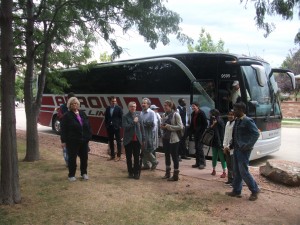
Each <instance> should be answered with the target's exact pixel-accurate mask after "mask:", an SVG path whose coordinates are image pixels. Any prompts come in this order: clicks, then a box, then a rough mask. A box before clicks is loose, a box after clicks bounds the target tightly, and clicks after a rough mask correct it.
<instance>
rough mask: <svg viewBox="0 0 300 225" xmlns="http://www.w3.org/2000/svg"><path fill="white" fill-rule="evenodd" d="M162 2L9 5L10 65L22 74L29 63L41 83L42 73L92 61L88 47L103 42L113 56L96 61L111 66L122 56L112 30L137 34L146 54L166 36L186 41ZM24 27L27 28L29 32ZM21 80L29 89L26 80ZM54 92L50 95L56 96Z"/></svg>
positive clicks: (56, 0)
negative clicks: (12, 48) (12, 46)
mask: <svg viewBox="0 0 300 225" xmlns="http://www.w3.org/2000/svg"><path fill="white" fill-rule="evenodd" d="M163 2H164V0H143V1H141V0H138V1H128V0H126V1H120V0H107V1H103V0H89V1H69V0H47V1H32V2H31V1H28V2H27V1H24V0H18V1H15V5H14V23H13V28H14V39H15V40H14V41H13V43H14V44H15V58H16V65H17V66H18V68H26V65H27V66H28V62H29V61H30V60H33V62H34V68H33V69H32V71H35V73H36V74H39V77H40V80H41V81H43V80H44V79H45V78H44V74H46V73H47V70H49V71H53V70H56V69H59V68H69V67H74V66H77V67H78V66H80V65H81V64H87V62H88V59H89V58H91V56H92V48H93V46H94V45H95V44H96V43H97V42H103V41H104V42H106V43H108V44H109V45H110V47H111V49H112V50H113V52H112V55H110V56H108V55H103V56H100V60H101V61H112V60H114V59H115V58H116V57H118V56H119V55H120V54H121V53H122V52H123V48H122V47H121V46H119V45H118V43H117V39H116V37H117V35H116V31H117V30H118V29H119V30H121V31H123V33H126V32H127V31H128V30H130V29H134V30H136V31H138V33H139V34H140V35H142V36H143V37H144V38H145V41H147V42H148V43H149V45H150V47H151V48H156V46H157V43H158V42H162V43H163V44H164V45H166V44H168V43H169V41H170V40H169V38H168V35H169V34H176V35H177V38H178V39H179V40H180V41H190V39H189V38H188V37H187V36H186V35H184V34H182V33H181V29H180V27H179V23H180V22H181V18H180V17H179V15H178V14H177V13H175V12H173V11H171V10H168V9H167V8H166V7H165V6H164V4H163ZM27 3H31V4H27ZM31 10H32V13H30V12H31ZM31 15H32V17H30V16H31ZM30 22H32V23H33V26H32V29H31V26H30ZM29 38H32V39H33V44H34V50H33V52H32V54H30V56H29V57H28V55H26V50H27V49H30V48H29V47H28V44H29V43H30V42H29ZM31 57H32V58H31ZM26 69H27V71H28V68H26ZM30 76H32V77H34V76H36V75H34V74H30ZM49 79H50V80H52V79H53V78H49ZM49 79H47V81H49ZM25 80H28V81H30V82H31V85H32V86H33V85H34V83H33V82H32V78H30V79H25ZM25 83H26V82H25ZM50 83H51V82H50ZM50 83H49V84H50ZM54 83H56V82H54ZM42 86H43V85H42V83H41V86H39V89H43V87H42ZM52 88H54V87H52V86H51V87H50V89H52ZM25 89H26V88H25ZM54 89H56V88H54ZM59 89H60V88H58V89H57V90H55V91H58V92H59ZM38 93H39V92H38ZM25 98H26V96H25Z"/></svg>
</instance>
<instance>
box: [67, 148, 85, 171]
mask: <svg viewBox="0 0 300 225" xmlns="http://www.w3.org/2000/svg"><path fill="white" fill-rule="evenodd" d="M67 149H68V156H69V158H68V168H69V175H68V176H69V177H75V173H76V168H77V164H76V159H77V156H78V157H79V159H80V172H81V176H82V175H83V174H87V165H88V163H87V161H88V142H85V143H67Z"/></svg>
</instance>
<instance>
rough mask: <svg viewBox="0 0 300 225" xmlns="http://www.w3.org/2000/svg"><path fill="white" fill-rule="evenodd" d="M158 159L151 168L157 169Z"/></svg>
mask: <svg viewBox="0 0 300 225" xmlns="http://www.w3.org/2000/svg"><path fill="white" fill-rule="evenodd" d="M158 163H159V162H158V161H156V163H154V164H152V166H151V170H155V169H156V167H157V165H158Z"/></svg>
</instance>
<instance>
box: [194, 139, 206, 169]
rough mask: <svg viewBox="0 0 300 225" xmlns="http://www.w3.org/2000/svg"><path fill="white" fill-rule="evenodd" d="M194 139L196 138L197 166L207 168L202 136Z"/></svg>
mask: <svg viewBox="0 0 300 225" xmlns="http://www.w3.org/2000/svg"><path fill="white" fill-rule="evenodd" d="M194 138H195V150H196V165H197V166H200V165H204V166H206V160H205V155H204V151H203V144H202V143H201V142H200V136H197V135H195V137H194Z"/></svg>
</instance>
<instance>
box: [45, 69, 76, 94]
mask: <svg viewBox="0 0 300 225" xmlns="http://www.w3.org/2000/svg"><path fill="white" fill-rule="evenodd" d="M46 83H47V86H46V87H45V91H47V92H50V93H54V94H64V89H65V88H68V87H69V86H70V85H69V84H68V82H67V80H66V79H65V78H64V77H63V76H62V73H61V71H59V70H54V71H52V72H51V73H50V72H49V73H48V74H47V76H46Z"/></svg>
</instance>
